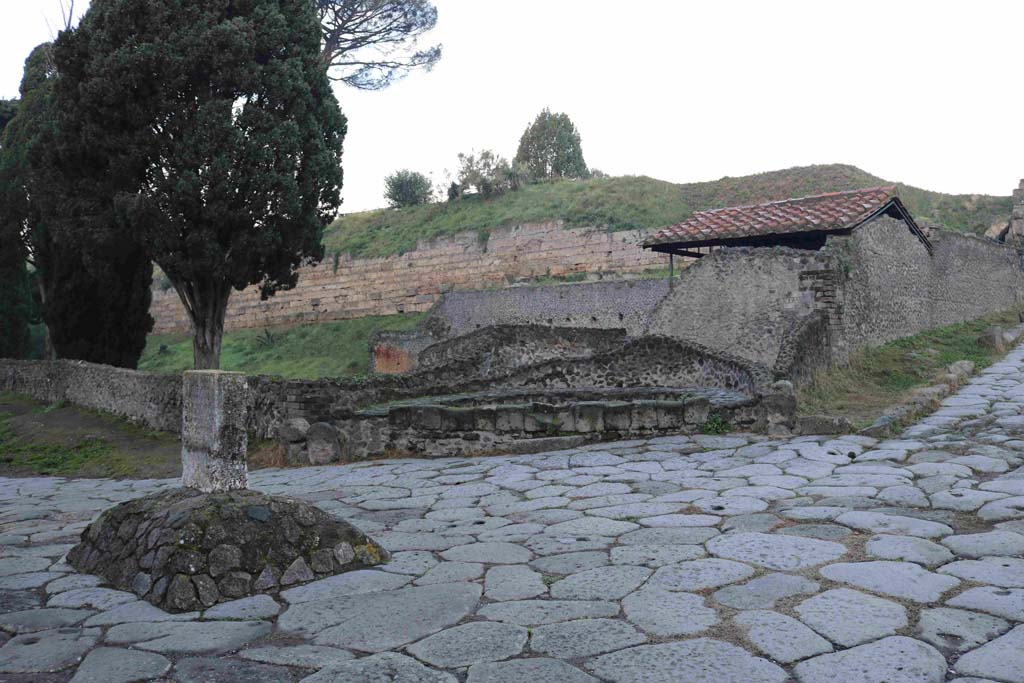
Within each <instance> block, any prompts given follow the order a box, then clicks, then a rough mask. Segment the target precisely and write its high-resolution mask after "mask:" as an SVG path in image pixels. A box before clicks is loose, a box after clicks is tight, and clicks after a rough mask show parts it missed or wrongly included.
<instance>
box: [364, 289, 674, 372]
mask: <svg viewBox="0 0 1024 683" xmlns="http://www.w3.org/2000/svg"><path fill="white" fill-rule="evenodd" d="M669 287H670V282H669V280H668V279H667V278H657V279H640V280H620V281H605V282H588V283H580V284H559V285H529V286H518V287H510V288H507V289H492V290H483V291H471V292H449V293H447V294H445V295H443V297H442V298H441V300H440V301H439V302H438V304H437V305H436V306H434V307H433V308H432V309H431V311H430V313H429V314H428V315H427V318H426V319H425V320H424V321H423V323H421V324H420V325H419V326H418V327H417V329H415V330H411V331H405V332H381V333H378V334H377V335H375V336H374V338H373V339H372V340H371V344H370V349H371V351H370V361H371V365H370V367H371V368H373V370H374V371H375V372H385V373H394V372H408V371H409V370H411V369H413V368H416V367H418V364H419V356H420V353H421V352H422V351H424V350H425V349H426V348H428V347H430V346H431V345H433V344H436V343H438V342H441V341H443V340H445V339H450V338H453V337H459V336H463V335H466V334H470V333H472V332H474V331H477V330H481V329H484V328H487V327H493V326H503V325H515V326H533V325H544V326H548V327H561V328H570V327H572V328H583V329H615V330H625V331H626V333H627V334H629V335H631V336H639V335H641V334H643V333H644V331H645V329H646V328H647V323H648V320H649V319H650V315H651V311H653V310H654V308H655V307H656V306H657V305H658V304H659V303H660V302H661V301H662V299H664V298H665V295H666V294H668V292H669Z"/></svg>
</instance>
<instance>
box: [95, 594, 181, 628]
mask: <svg viewBox="0 0 1024 683" xmlns="http://www.w3.org/2000/svg"><path fill="white" fill-rule="evenodd" d="M198 617H199V612H180V613H177V614H171V613H170V612H165V611H163V610H162V609H160V608H159V607H156V606H154V605H151V604H150V603H148V602H146V601H145V600H137V601H136V602H126V603H125V604H123V605H118V606H117V607H114V608H113V609H108V610H107V611H106V612H100V613H99V614H97V615H95V616H92V617H89V618H88V619H86V620H85V624H84V625H85V626H113V625H114V624H127V623H132V622H143V621H145V622H156V621H190V620H193V619H197V618H198Z"/></svg>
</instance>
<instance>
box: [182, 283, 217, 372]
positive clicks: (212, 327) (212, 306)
mask: <svg viewBox="0 0 1024 683" xmlns="http://www.w3.org/2000/svg"><path fill="white" fill-rule="evenodd" d="M172 284H173V285H174V289H175V290H176V291H177V292H178V296H179V297H180V298H181V302H182V303H183V304H184V305H185V310H186V311H188V314H189V317H190V318H191V319H192V332H193V337H192V359H193V365H194V367H195V369H196V370H217V369H219V368H220V347H221V341H222V340H223V339H224V314H225V313H226V312H227V308H228V299H230V298H231V286H230V285H229V284H227V283H224V282H214V281H203V282H184V283H181V284H179V283H177V282H174V281H173V280H172Z"/></svg>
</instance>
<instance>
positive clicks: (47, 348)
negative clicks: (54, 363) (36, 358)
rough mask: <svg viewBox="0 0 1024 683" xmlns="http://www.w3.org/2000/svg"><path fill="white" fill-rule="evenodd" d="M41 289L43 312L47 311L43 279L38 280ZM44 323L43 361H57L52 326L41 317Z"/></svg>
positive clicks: (43, 316)
mask: <svg viewBox="0 0 1024 683" xmlns="http://www.w3.org/2000/svg"><path fill="white" fill-rule="evenodd" d="M37 281H38V284H37V287H38V289H39V304H40V306H41V307H42V310H43V311H45V310H46V287H45V286H44V283H43V278H42V277H39V278H37ZM40 317H41V318H42V321H43V360H57V351H56V349H54V348H53V337H52V336H51V335H50V326H49V325H48V324H47V323H46V316H45V315H42V316H40Z"/></svg>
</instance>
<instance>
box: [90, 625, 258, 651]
mask: <svg viewBox="0 0 1024 683" xmlns="http://www.w3.org/2000/svg"><path fill="white" fill-rule="evenodd" d="M270 631H271V625H270V624H269V623H268V622H265V621H164V622H159V623H155V624H152V623H149V624H148V623H137V624H118V625H117V626H113V627H111V628H110V630H108V631H107V635H106V638H105V642H106V643H107V644H109V645H132V646H133V647H135V648H141V649H143V650H150V651H151V652H174V653H183V654H198V653H205V652H227V651H231V650H237V649H238V648H240V647H242V646H243V645H245V644H246V643H248V642H249V641H252V640H255V639H257V638H262V637H263V636H265V635H267V634H268V633H270Z"/></svg>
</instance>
